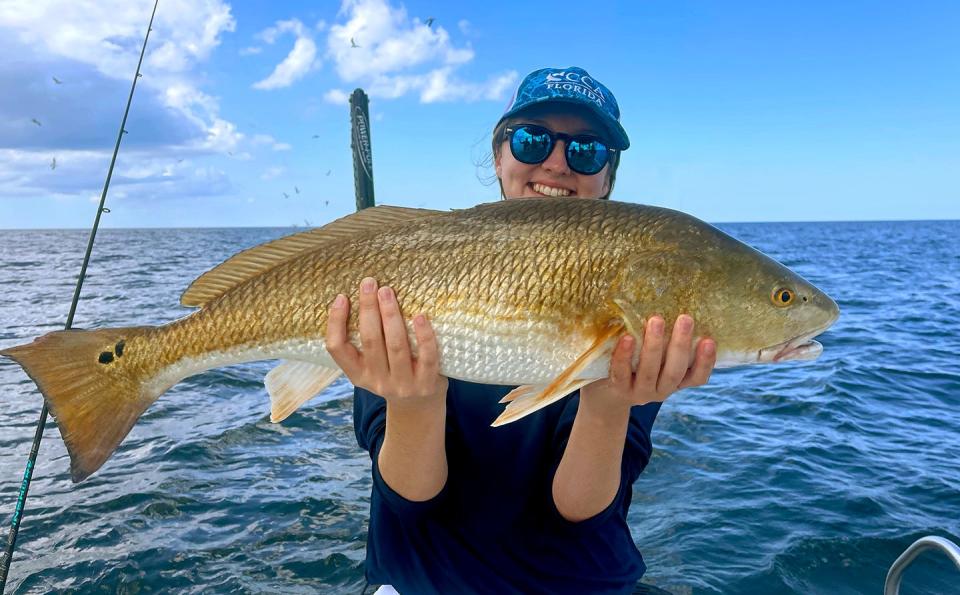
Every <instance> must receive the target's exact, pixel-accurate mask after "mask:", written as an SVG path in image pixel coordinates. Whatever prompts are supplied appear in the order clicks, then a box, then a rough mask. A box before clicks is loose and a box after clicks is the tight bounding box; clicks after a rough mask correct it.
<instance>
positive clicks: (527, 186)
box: [494, 105, 610, 198]
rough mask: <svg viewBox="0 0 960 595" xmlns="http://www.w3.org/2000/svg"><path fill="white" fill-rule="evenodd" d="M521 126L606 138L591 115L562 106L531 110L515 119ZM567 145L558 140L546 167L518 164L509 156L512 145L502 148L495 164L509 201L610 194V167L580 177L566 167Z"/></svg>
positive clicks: (507, 141) (507, 144)
mask: <svg viewBox="0 0 960 595" xmlns="http://www.w3.org/2000/svg"><path fill="white" fill-rule="evenodd" d="M513 120H515V121H517V123H519V124H536V125H538V126H543V127H544V128H548V129H550V130H552V131H553V132H563V133H566V134H570V135H577V134H590V135H594V136H599V137H601V138H603V137H604V135H603V132H602V130H603V129H602V128H601V127H600V126H598V125H596V124H594V121H593V118H592V117H590V116H589V114H588V113H586V112H582V111H580V110H571V109H569V108H566V106H563V105H559V106H558V105H553V106H544V108H540V109H537V108H532V109H531V110H530V111H528V112H526V113H525V114H523V115H520V116H517V117H515V118H513ZM566 148H567V143H566V142H565V141H562V140H558V141H557V143H556V145H555V146H554V147H553V151H552V152H551V153H550V155H549V156H548V157H547V159H546V161H544V162H543V163H538V164H536V165H528V164H526V163H521V162H519V161H517V160H516V158H515V157H514V156H513V153H511V152H510V141H509V140H504V141H503V143H502V144H501V145H500V155H498V156H497V158H496V160H495V161H494V165H495V166H496V170H497V177H498V178H500V184H501V186H502V187H503V194H504V196H506V197H507V198H536V197H543V196H572V197H580V198H600V197H602V196H606V194H607V192H608V191H609V189H610V188H609V177H610V176H609V175H608V171H609V169H610V164H609V163H607V164H606V165H605V166H604V167H603V169H602V170H600V172H599V173H597V174H595V175H592V176H586V175H583V174H578V173H577V172H575V171H573V170H571V169H570V167H569V166H568V165H567V159H566V156H565V155H564V151H566Z"/></svg>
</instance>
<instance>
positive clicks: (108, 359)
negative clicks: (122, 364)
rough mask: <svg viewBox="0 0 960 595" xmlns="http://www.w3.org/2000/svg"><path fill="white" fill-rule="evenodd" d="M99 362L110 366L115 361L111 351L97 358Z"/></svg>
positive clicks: (102, 353)
mask: <svg viewBox="0 0 960 595" xmlns="http://www.w3.org/2000/svg"><path fill="white" fill-rule="evenodd" d="M97 361H98V362H100V363H101V364H109V363H110V362H112V361H113V354H112V353H110V352H109V351H104V352H101V353H100V357H98V358H97Z"/></svg>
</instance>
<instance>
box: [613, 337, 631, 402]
mask: <svg viewBox="0 0 960 595" xmlns="http://www.w3.org/2000/svg"><path fill="white" fill-rule="evenodd" d="M636 343H637V341H636V339H634V338H633V336H632V335H624V336H622V337H620V341H618V342H617V345H616V347H614V349H613V355H612V356H611V357H610V378H609V385H610V386H611V387H614V388H616V389H619V390H624V391H628V390H629V389H630V384H631V381H632V380H633V378H632V377H633V369H632V363H633V362H632V361H631V360H632V359H633V348H634V345H636Z"/></svg>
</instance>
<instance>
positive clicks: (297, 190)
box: [293, 186, 300, 194]
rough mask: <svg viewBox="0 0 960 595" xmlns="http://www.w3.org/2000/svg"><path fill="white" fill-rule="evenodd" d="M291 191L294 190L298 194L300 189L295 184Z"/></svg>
mask: <svg viewBox="0 0 960 595" xmlns="http://www.w3.org/2000/svg"><path fill="white" fill-rule="evenodd" d="M293 191H294V192H296V193H297V194H300V189H299V188H297V187H296V186H294V187H293Z"/></svg>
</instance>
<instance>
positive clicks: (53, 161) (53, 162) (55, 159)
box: [50, 157, 57, 169]
mask: <svg viewBox="0 0 960 595" xmlns="http://www.w3.org/2000/svg"><path fill="white" fill-rule="evenodd" d="M50 169H57V158H56V157H54V158H53V160H51V161H50Z"/></svg>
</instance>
